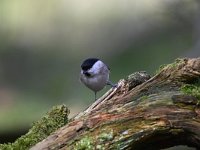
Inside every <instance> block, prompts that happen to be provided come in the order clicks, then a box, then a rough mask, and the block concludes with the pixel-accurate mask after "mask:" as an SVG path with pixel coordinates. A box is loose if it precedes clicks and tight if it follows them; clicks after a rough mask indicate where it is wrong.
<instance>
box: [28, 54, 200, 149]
mask: <svg viewBox="0 0 200 150" xmlns="http://www.w3.org/2000/svg"><path fill="white" fill-rule="evenodd" d="M199 78H200V58H197V59H181V60H178V61H177V62H175V63H174V64H171V65H168V66H166V67H164V68H163V69H162V70H161V71H160V72H159V73H158V74H157V75H155V76H153V77H152V78H150V77H149V76H148V75H147V74H146V73H145V72H137V73H135V74H133V75H131V76H129V77H128V78H127V79H123V80H120V81H119V82H118V86H117V88H114V89H111V90H109V91H108V92H107V93H106V94H105V95H104V96H103V97H102V98H100V99H99V100H97V101H96V102H94V104H92V105H91V106H90V107H89V108H88V109H86V110H85V111H84V112H82V113H80V114H78V115H77V116H75V117H74V118H73V119H72V120H71V121H70V122H69V123H68V124H67V125H66V126H64V127H62V128H60V129H59V130H57V131H56V132H55V133H53V134H52V135H50V136H49V137H48V138H46V139H45V140H43V141H41V142H39V143H38V144H36V145H35V146H33V147H32V150H40V149H70V150H71V149H142V148H144V149H145V148H148V149H151V148H152V149H160V148H166V147H170V146H174V145H188V146H192V147H196V148H200V107H199V105H198V102H199V99H198V98H196V97H194V96H191V95H187V94H184V93H182V92H181V91H180V87H181V86H182V85H184V84H186V83H192V82H194V81H195V80H196V79H199Z"/></svg>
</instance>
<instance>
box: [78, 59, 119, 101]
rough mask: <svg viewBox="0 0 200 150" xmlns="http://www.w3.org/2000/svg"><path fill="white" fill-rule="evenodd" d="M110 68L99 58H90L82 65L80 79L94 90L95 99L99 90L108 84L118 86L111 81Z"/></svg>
mask: <svg viewBox="0 0 200 150" xmlns="http://www.w3.org/2000/svg"><path fill="white" fill-rule="evenodd" d="M109 73H110V70H109V68H108V66H107V65H106V64H104V63H103V62H102V61H101V60H99V59H97V58H88V59H86V60H84V61H83V63H82V65H81V73H80V81H81V82H82V83H83V84H85V85H86V86H87V87H88V88H89V89H91V90H92V91H94V93H95V100H96V94H97V92H98V91H100V90H102V89H103V88H104V87H105V86H106V85H111V87H116V85H114V84H113V83H112V82H110V81H109Z"/></svg>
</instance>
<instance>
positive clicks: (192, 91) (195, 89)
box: [181, 84, 200, 100]
mask: <svg viewBox="0 0 200 150" xmlns="http://www.w3.org/2000/svg"><path fill="white" fill-rule="evenodd" d="M181 91H182V92H183V93H184V94H188V95H192V96H194V97H196V98H198V99H199V100H200V85H199V84H185V85H183V86H182V87H181Z"/></svg>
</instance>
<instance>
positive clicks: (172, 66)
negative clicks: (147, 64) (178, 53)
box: [156, 58, 184, 74]
mask: <svg viewBox="0 0 200 150" xmlns="http://www.w3.org/2000/svg"><path fill="white" fill-rule="evenodd" d="M183 62H184V59H181V58H177V59H176V60H175V61H174V62H173V63H171V64H163V65H160V67H159V68H158V70H156V74H158V73H160V72H161V70H163V69H164V68H165V67H168V68H175V67H177V66H178V64H180V63H183Z"/></svg>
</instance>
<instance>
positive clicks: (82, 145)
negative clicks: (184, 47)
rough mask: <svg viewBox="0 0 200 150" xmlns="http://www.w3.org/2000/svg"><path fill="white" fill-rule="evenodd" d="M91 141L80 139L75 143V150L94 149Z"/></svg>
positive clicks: (87, 138)
mask: <svg viewBox="0 0 200 150" xmlns="http://www.w3.org/2000/svg"><path fill="white" fill-rule="evenodd" d="M93 143H94V142H93V140H92V138H90V137H88V136H86V137H84V138H82V139H81V140H80V141H78V142H77V143H75V147H74V149H75V150H93V149H94V145H93Z"/></svg>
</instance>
